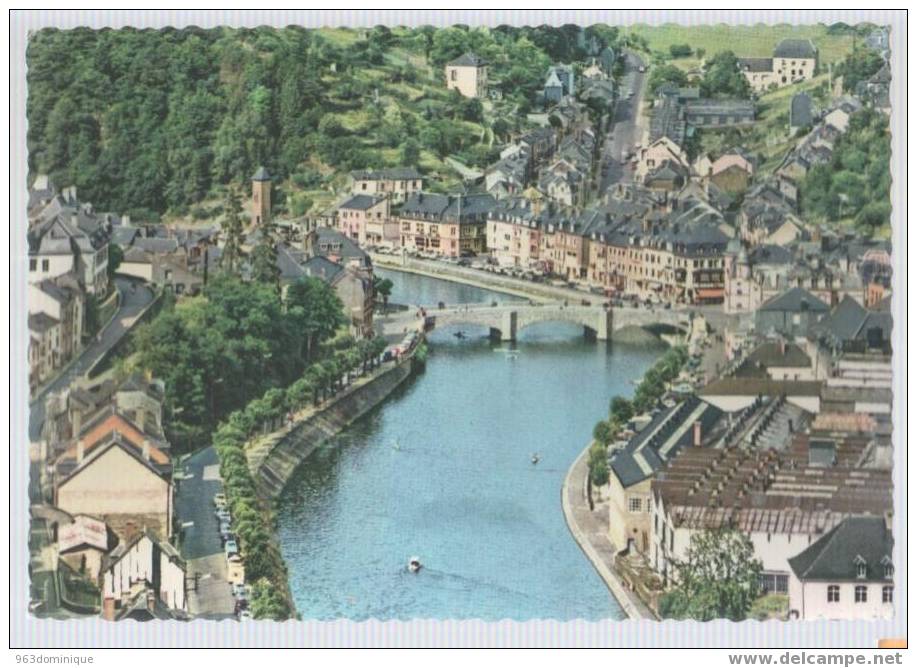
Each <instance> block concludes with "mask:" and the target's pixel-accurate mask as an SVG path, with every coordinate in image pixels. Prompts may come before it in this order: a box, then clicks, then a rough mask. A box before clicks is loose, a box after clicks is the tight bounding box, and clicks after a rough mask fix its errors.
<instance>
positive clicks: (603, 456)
mask: <svg viewBox="0 0 917 668" xmlns="http://www.w3.org/2000/svg"><path fill="white" fill-rule="evenodd" d="M687 361H688V349H687V348H686V347H685V346H674V347H672V348H669V349H668V350H667V351H666V352H665V354H664V355H663V356H662V357H660V358H659V359H658V360H657V361H656V363H655V364H654V365H653V366H652V367H651V368H650V369H649V370H648V371H647V372H646V373H645V374H644V376H643V380H641V381H640V384H639V385H638V386H637V389H636V390H635V391H634V398H633V399H627V398H626V397H622V396H616V397H613V398H612V400H611V403H610V405H609V407H608V418H607V419H605V420H599V421H598V422H597V423H596V425H595V427H594V428H593V430H592V437H593V439H594V440H593V443H592V445H591V446H590V447H589V481H590V483H591V484H592V485H599V486H601V485H604V484H606V483H607V482H608V475H609V471H608V445H609V443H611V442H612V440H614V438H615V435H616V434H617V433H618V432H620V431H621V429H623V428H624V425H625V424H627V421H628V420H630V419H631V418H632V417H633V416H634V415H640V414H641V413H645V412H646V411H648V410H650V409H651V408H653V407H654V406H655V405H656V402H658V401H659V399H660V397H662V395H663V394H664V393H665V386H666V383H671V382H672V381H673V380H675V378H676V377H677V376H678V374H679V373H681V369H682V367H683V366H684V365H685V362H687ZM590 491H591V490H590Z"/></svg>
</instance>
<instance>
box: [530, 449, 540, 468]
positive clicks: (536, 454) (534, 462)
mask: <svg viewBox="0 0 917 668" xmlns="http://www.w3.org/2000/svg"><path fill="white" fill-rule="evenodd" d="M540 461H541V457H540V456H539V455H538V453H537V452H536V453H535V454H534V455H532V466H534V465H535V464H537V463H538V462H540Z"/></svg>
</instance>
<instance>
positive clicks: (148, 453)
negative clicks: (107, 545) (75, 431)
mask: <svg viewBox="0 0 917 668" xmlns="http://www.w3.org/2000/svg"><path fill="white" fill-rule="evenodd" d="M118 418H120V419H119V420H117V421H118V422H119V424H122V425H129V426H130V428H128V429H124V430H123V431H122V430H121V429H108V426H109V425H108V424H106V423H103V424H101V425H96V424H95V423H94V422H91V423H90V424H89V425H87V426H86V427H85V428H84V432H86V434H85V436H81V437H80V438H77V439H76V442H75V443H73V444H72V445H71V446H70V447H69V448H68V449H67V450H66V451H65V452H64V453H63V454H62V455H61V456H60V457H59V458H58V460H57V461H56V462H55V484H54V505H55V506H57V507H58V508H60V509H61V510H63V511H65V512H67V513H70V514H71V515H77V514H85V515H91V516H93V517H97V518H99V519H101V520H102V521H104V522H105V523H106V524H107V525H108V526H110V527H111V528H112V530H114V531H115V533H116V534H118V536H119V537H121V538H123V539H126V538H129V537H130V536H132V535H133V534H135V533H136V532H137V531H141V530H143V529H148V530H151V531H154V532H155V533H156V534H157V535H159V536H163V537H168V536H171V534H172V510H173V506H172V482H171V478H172V462H171V458H170V456H169V454H168V450H166V449H163V448H162V447H158V445H161V444H154V442H153V440H152V439H150V438H148V437H146V435H145V434H143V432H142V431H141V430H139V429H138V428H137V427H136V426H135V425H132V424H131V423H130V422H129V421H128V420H125V419H124V417H123V416H118ZM96 427H98V430H96V429H95V428H96ZM138 441H139V442H138Z"/></svg>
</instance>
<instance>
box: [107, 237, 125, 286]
mask: <svg viewBox="0 0 917 668" xmlns="http://www.w3.org/2000/svg"><path fill="white" fill-rule="evenodd" d="M123 260H124V251H123V250H122V249H121V246H119V245H118V244H116V243H110V244H108V277H109V278H113V277H114V275H115V273H116V272H117V271H118V267H120V266H121V262H122V261H123Z"/></svg>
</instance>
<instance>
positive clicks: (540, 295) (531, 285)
mask: <svg viewBox="0 0 917 668" xmlns="http://www.w3.org/2000/svg"><path fill="white" fill-rule="evenodd" d="M371 258H372V261H373V264H374V265H375V266H377V267H380V268H382V269H393V270H396V271H403V272H406V273H409V274H417V275H419V276H426V277H427V278H438V279H440V280H445V281H452V282H454V283H461V284H463V285H470V286H471V287H475V288H481V289H482V290H493V291H495V292H503V293H505V294H508V295H513V296H515V297H524V298H526V299H531V300H532V301H535V302H556V301H563V300H565V299H566V300H568V301H573V302H577V301H580V300H584V299H585V300H590V301H594V300H602V299H604V297H603V296H601V295H594V294H591V293H590V292H587V291H586V290H577V289H574V288H565V287H560V286H556V285H549V284H547V283H535V282H533V281H525V280H522V279H520V278H513V277H511V276H504V275H502V274H496V273H493V272H489V271H482V270H480V269H472V268H470V267H460V266H459V265H456V264H448V263H446V262H439V261H434V260H422V259H419V258H412V257H405V258H402V257H401V256H400V255H384V254H381V253H371Z"/></svg>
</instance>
